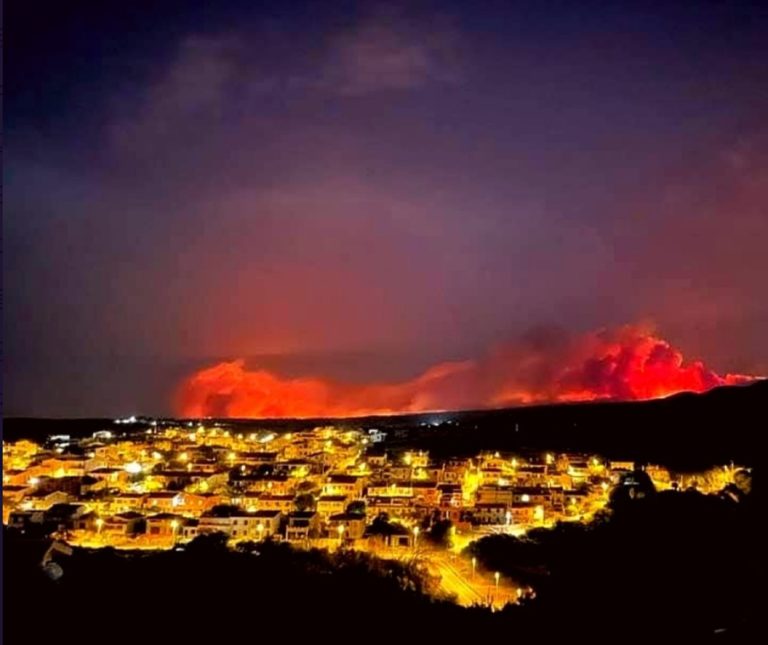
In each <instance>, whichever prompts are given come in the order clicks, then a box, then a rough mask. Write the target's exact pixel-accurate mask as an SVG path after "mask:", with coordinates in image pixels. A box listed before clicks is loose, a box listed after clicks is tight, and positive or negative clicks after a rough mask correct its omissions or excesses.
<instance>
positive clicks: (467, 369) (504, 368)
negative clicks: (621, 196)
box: [178, 326, 758, 418]
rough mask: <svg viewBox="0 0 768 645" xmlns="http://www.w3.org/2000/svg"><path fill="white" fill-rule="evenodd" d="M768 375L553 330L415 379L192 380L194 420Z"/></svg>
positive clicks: (639, 389)
mask: <svg viewBox="0 0 768 645" xmlns="http://www.w3.org/2000/svg"><path fill="white" fill-rule="evenodd" d="M756 378H758V377H754V376H744V375H735V374H726V375H723V376H721V375H718V374H717V373H715V372H713V371H712V370H710V369H708V368H707V367H706V366H705V365H704V364H703V363H702V362H700V361H693V362H690V363H687V364H686V363H685V361H684V360H683V356H682V354H681V353H680V352H679V351H678V350H677V349H675V348H674V347H672V346H671V345H670V344H669V343H668V342H667V341H665V340H663V339H661V338H658V337H657V336H654V335H653V334H651V333H650V332H648V331H647V330H644V329H642V328H641V327H639V326H626V327H621V328H619V329H614V330H603V331H600V332H595V333H592V334H588V335H585V336H581V337H565V336H563V335H560V334H553V333H545V334H541V333H539V334H536V335H531V336H529V337H527V338H526V339H524V340H522V341H520V342H518V343H511V344H507V345H504V346H501V347H498V348H496V349H495V350H493V351H492V352H490V353H489V354H488V355H486V356H485V357H483V358H482V359H479V360H474V361H463V362H452V363H441V364H438V365H435V366H433V367H431V368H429V369H428V370H426V371H425V372H424V373H423V374H421V375H420V376H418V377H417V378H414V379H412V380H409V381H403V382H400V383H371V384H364V385H358V384H348V383H342V382H338V381H333V380H329V379H323V378H314V377H313V378H293V379H291V378H283V377H280V376H278V375H277V374H274V373H272V372H269V371H267V370H259V369H248V368H247V367H246V365H245V361H243V360H235V361H231V362H223V363H219V364H217V365H214V366H212V367H209V368H206V369H202V370H200V371H198V372H196V373H195V374H192V375H191V376H190V377H189V378H187V379H186V380H185V381H184V383H183V384H182V386H181V388H180V391H179V397H178V410H179V413H180V414H181V415H183V416H187V417H208V416H210V417H240V418H280V417H285V418H301V417H304V418H306V417H351V416H361V415H368V414H394V413H404V412H427V411H438V410H451V409H472V408H494V407H504V406H509V405H517V404H528V403H539V402H541V403H544V402H563V401H594V400H637V399H652V398H658V397H663V396H667V395H670V394H675V393H677V392H685V391H690V392H703V391H706V390H709V389H711V388H713V387H715V386H718V385H732V384H740V383H747V382H750V381H752V380H755V379H756Z"/></svg>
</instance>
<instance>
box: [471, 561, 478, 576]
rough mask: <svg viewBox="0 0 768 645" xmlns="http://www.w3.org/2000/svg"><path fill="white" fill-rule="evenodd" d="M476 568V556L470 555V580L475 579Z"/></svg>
mask: <svg viewBox="0 0 768 645" xmlns="http://www.w3.org/2000/svg"><path fill="white" fill-rule="evenodd" d="M476 570H477V558H475V557H474V556H473V557H472V580H474V579H475V571H476Z"/></svg>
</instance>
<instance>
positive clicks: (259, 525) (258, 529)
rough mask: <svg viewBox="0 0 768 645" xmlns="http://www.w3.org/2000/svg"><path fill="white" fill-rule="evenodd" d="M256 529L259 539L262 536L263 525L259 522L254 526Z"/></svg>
mask: <svg viewBox="0 0 768 645" xmlns="http://www.w3.org/2000/svg"><path fill="white" fill-rule="evenodd" d="M256 531H258V533H259V540H261V538H262V537H263V536H264V525H263V524H262V523H261V522H259V524H258V526H257V527H256Z"/></svg>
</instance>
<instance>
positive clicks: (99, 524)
mask: <svg viewBox="0 0 768 645" xmlns="http://www.w3.org/2000/svg"><path fill="white" fill-rule="evenodd" d="M103 526H104V520H103V519H101V518H100V517H97V518H96V535H99V536H100V535H101V528H102V527H103Z"/></svg>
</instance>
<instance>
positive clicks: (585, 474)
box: [3, 426, 671, 547]
mask: <svg viewBox="0 0 768 645" xmlns="http://www.w3.org/2000/svg"><path fill="white" fill-rule="evenodd" d="M385 438H386V437H385V435H384V433H381V432H379V431H378V430H370V431H362V430H347V429H344V428H335V427H323V428H316V429H314V430H312V431H303V432H297V433H283V434H275V433H273V432H263V431H262V432H252V433H237V432H235V431H232V430H231V429H226V428H220V427H209V428H205V427H202V426H199V427H193V428H189V427H172V428H154V429H150V430H147V431H145V432H141V433H134V434H119V435H116V434H113V433H112V432H111V431H103V432H98V433H95V435H93V436H91V437H88V438H84V439H73V438H71V437H68V436H57V437H50V438H49V439H48V441H47V442H46V443H45V445H43V446H41V445H38V444H36V443H33V442H30V441H18V442H14V443H4V444H3V522H4V523H6V524H7V525H9V526H12V527H14V528H17V529H20V530H23V531H40V532H53V531H58V532H61V531H64V532H67V533H68V534H69V538H70V539H71V540H73V541H74V542H75V543H77V542H78V540H79V541H81V542H82V543H89V544H104V545H106V544H111V545H115V546H128V545H134V546H140V545H144V546H147V547H151V546H159V545H168V544H175V543H177V542H184V541H188V540H191V539H193V538H195V537H196V536H198V535H201V534H205V533H214V532H221V533H225V534H226V535H228V536H229V537H230V538H231V539H232V540H233V541H242V540H262V539H266V538H271V539H282V540H287V541H290V542H295V543H306V542H307V541H312V540H338V541H340V542H341V541H343V542H347V543H350V542H351V543H354V542H356V541H358V540H362V539H364V538H366V537H368V536H370V534H371V526H372V524H373V522H374V520H375V519H376V518H379V519H381V518H388V519H389V520H390V524H389V526H391V527H394V528H393V530H392V531H390V535H388V536H386V539H387V540H389V541H390V542H391V544H393V545H403V546H410V545H411V544H412V542H413V540H415V539H416V538H415V536H416V535H418V530H416V531H415V532H414V531H413V530H412V528H411V529H410V530H409V527H416V526H424V523H425V522H426V523H429V522H430V521H436V520H450V521H451V522H452V524H453V525H454V526H455V527H457V529H459V530H466V531H472V530H479V528H480V527H508V528H512V527H514V528H516V529H525V528H529V527H533V526H541V525H543V524H546V523H551V522H553V521H556V520H559V519H569V518H570V519H580V518H583V517H587V516H589V515H590V514H592V513H594V512H595V511H597V510H599V509H600V508H602V507H603V506H604V505H605V503H606V501H607V499H608V494H609V491H610V488H611V487H612V486H613V485H614V484H615V482H617V481H618V479H619V478H620V477H621V476H622V474H624V473H627V472H628V471H631V470H632V469H633V468H634V464H633V463H631V462H616V461H605V460H602V459H600V458H598V457H596V456H586V455H579V454H534V455H508V454H506V455H504V454H499V453H487V454H481V455H478V456H476V457H474V458H464V459H450V460H445V461H440V462H437V461H435V460H432V459H430V457H429V455H428V454H427V453H426V452H418V451H410V452H400V453H398V454H390V453H388V452H387V451H386V450H385V449H384V446H385V445H386V443H385ZM648 472H649V474H650V475H651V476H652V478H653V480H654V481H655V482H657V484H658V485H661V486H664V485H669V484H670V481H671V477H670V474H669V473H668V472H667V471H666V470H665V469H663V468H659V467H651V468H650V469H649V470H648Z"/></svg>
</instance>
